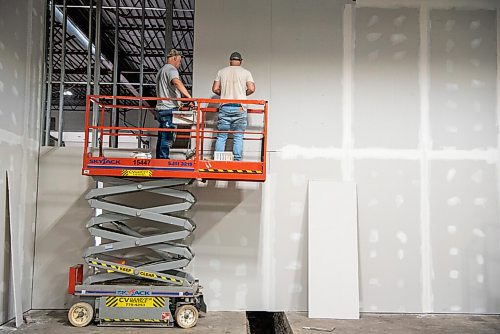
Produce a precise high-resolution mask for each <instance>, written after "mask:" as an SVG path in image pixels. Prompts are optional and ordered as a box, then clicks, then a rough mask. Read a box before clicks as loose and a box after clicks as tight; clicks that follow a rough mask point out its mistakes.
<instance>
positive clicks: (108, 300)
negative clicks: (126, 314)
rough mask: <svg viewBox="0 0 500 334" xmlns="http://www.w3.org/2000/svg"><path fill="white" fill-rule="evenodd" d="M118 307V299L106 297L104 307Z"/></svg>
mask: <svg viewBox="0 0 500 334" xmlns="http://www.w3.org/2000/svg"><path fill="white" fill-rule="evenodd" d="M116 305H118V297H106V307H116Z"/></svg>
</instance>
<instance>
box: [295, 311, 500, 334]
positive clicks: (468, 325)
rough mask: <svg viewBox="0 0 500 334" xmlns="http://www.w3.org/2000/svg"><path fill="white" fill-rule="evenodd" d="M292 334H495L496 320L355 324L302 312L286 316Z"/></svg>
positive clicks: (407, 318) (406, 318) (395, 319)
mask: <svg viewBox="0 0 500 334" xmlns="http://www.w3.org/2000/svg"><path fill="white" fill-rule="evenodd" d="M286 316H287V318H288V323H289V324H290V327H291V328H292V330H293V333H294V334H299V333H300V334H321V333H326V332H322V331H317V330H308V329H304V328H303V327H317V328H324V329H331V328H332V327H334V328H335V330H334V331H333V333H334V334H354V333H356V334H359V333H363V334H382V333H384V334H413V333H419V334H421V333H425V334H499V333H500V316H483V315H411V314H405V315H402V314H371V313H370V314H367V313H364V314H362V315H361V319H359V320H327V319H309V318H307V313H306V312H287V313H286Z"/></svg>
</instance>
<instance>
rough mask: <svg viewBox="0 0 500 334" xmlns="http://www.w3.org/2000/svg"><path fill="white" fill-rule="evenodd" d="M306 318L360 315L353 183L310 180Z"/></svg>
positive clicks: (355, 209) (353, 316)
mask: <svg viewBox="0 0 500 334" xmlns="http://www.w3.org/2000/svg"><path fill="white" fill-rule="evenodd" d="M308 210H309V222H308V245H309V246H308V251H309V253H308V263H309V270H308V273H309V274H308V311H309V318H333V319H359V277H358V208H357V195H356V184H355V183H353V182H334V181H331V180H311V181H309V205H308Z"/></svg>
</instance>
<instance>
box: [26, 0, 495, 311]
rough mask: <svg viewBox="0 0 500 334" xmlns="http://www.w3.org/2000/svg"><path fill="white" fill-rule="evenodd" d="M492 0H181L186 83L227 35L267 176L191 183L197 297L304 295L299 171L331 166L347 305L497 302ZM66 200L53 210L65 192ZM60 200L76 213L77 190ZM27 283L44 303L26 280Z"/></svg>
mask: <svg viewBox="0 0 500 334" xmlns="http://www.w3.org/2000/svg"><path fill="white" fill-rule="evenodd" d="M346 3H347V4H348V5H349V6H347V7H346V6H345V4H346ZM474 5H475V6H476V7H475V8H473V7H472V6H474ZM497 5H500V4H498V2H494V1H477V2H474V3H473V4H471V2H470V1H451V0H448V1H419V0H412V1H405V2H401V1H391V0H365V1H363V0H358V1H357V2H356V4H353V3H352V2H350V1H326V0H325V1H315V2H314V4H311V2H310V1H306V0H300V1H299V0H294V1H268V0H257V1H252V2H248V1H242V0H217V1H210V2H208V1H199V2H197V3H196V19H195V22H196V23H195V24H196V27H195V34H196V36H195V63H194V95H195V96H199V97H207V96H211V95H212V94H211V92H210V88H211V85H212V81H213V79H214V76H215V73H216V71H217V70H218V69H219V68H220V67H223V66H225V65H226V64H227V58H228V56H229V54H230V53H231V52H232V51H234V50H238V51H240V52H241V53H242V55H243V57H244V63H243V65H244V66H245V67H247V68H248V69H249V70H251V71H252V73H253V76H254V79H255V80H256V85H257V91H256V93H255V94H254V95H253V96H252V97H255V98H256V99H268V100H269V101H270V120H269V152H268V153H269V154H268V179H267V181H266V182H265V183H263V184H251V183H242V182H237V183H233V182H208V183H206V184H203V183H199V184H196V185H195V186H194V187H193V188H192V190H193V192H194V194H195V195H196V197H197V198H198V202H197V203H196V205H195V207H194V208H193V212H192V214H193V218H194V220H195V221H196V222H197V226H198V228H197V230H196V231H195V235H194V237H193V239H192V247H193V250H194V251H195V252H196V257H195V260H194V261H193V263H192V265H191V266H190V269H191V270H192V271H193V272H194V273H195V275H196V276H197V277H198V278H199V279H200V282H201V283H202V285H204V287H205V295H206V301H207V304H208V307H209V309H211V310H243V309H247V310H291V311H293V310H302V311H304V310H307V265H308V264H307V196H308V194H307V183H308V181H309V180H310V179H331V180H334V181H354V182H355V183H356V184H357V186H358V210H359V212H358V218H359V226H358V227H359V258H360V262H359V264H360V267H359V274H360V308H361V311H367V312H466V313H467V312H471V313H472V312H484V313H498V312H500V305H499V304H498V291H497V290H498V289H496V287H495V283H494V282H497V281H499V279H500V277H499V268H500V265H499V263H498V257H497V256H496V255H495V254H498V252H499V247H500V234H499V233H498V229H499V226H500V218H499V212H498V203H499V199H498V197H499V184H500V183H499V165H498V160H499V157H498V154H499V153H498V133H497V132H496V131H497V130H495V127H496V126H497V125H498V111H497V110H498V106H497V105H498V104H497V102H495V101H499V97H498V94H497V93H496V92H497V91H498V89H497V88H496V87H498V77H499V76H498V70H497V67H498V66H497V64H498V61H497V59H498V52H497V51H496V50H498V47H499V45H498V43H497V40H498V37H494V36H499V35H500V33H499V31H498V24H497V22H498V15H499V14H498V9H497V7H495V6H497ZM449 20H453V21H455V24H454V26H453V29H451V30H450V31H447V30H446V29H447V28H446V23H447V22H448V21H449ZM477 21H480V22H479V25H478V23H477ZM447 34H448V35H447ZM478 38H480V39H481V41H480V42H478V41H477V39H478ZM449 39H452V40H454V44H453V45H452V49H451V50H450V52H448V51H447V49H446V47H447V46H446V45H447V41H448V40H449ZM474 40H476V42H474V43H472V42H473V41H474ZM350 41H352V43H350ZM471 43H472V44H471ZM449 44H450V43H448V45H449ZM344 46H345V47H344ZM473 46H476V47H475V48H473ZM483 47H484V48H485V49H484V50H483V49H482V48H483ZM473 50H474V51H473ZM479 50H481V51H479ZM474 52H476V53H474ZM491 53H493V55H492V54H491ZM461 54H463V55H461ZM344 57H345V58H344ZM448 58H450V59H452V60H454V63H453V65H454V67H453V73H451V74H450V73H448V72H446V70H447V68H446V63H447V59H448ZM472 59H476V60H477V61H479V62H480V66H479V70H476V69H477V67H476V65H475V64H477V61H474V63H472V62H471V60H472ZM442 64H444V67H443V66H442ZM473 80H479V82H476V81H473ZM453 82H454V83H453ZM448 83H451V85H448ZM477 84H479V85H481V87H482V88H484V89H481V90H479V91H478V90H477V89H475V87H473V86H472V85H477ZM483 84H484V85H483ZM457 85H458V86H457ZM457 87H458V89H459V90H458V91H457V90H456V89H457ZM448 100H453V101H454V102H453V103H455V104H453V103H448ZM470 101H479V102H481V110H480V112H477V111H475V110H474V109H473V110H470V108H471V107H472V108H474V104H471V103H470ZM447 105H448V106H452V107H453V106H454V105H456V106H457V108H456V109H455V111H450V110H448V109H447ZM476 105H477V104H476ZM247 149H251V147H250V146H249V147H247ZM58 154H59V153H58ZM60 154H61V155H62V156H64V157H65V158H64V159H67V160H71V161H72V162H71V163H68V164H67V165H66V166H65V165H60V166H59V168H72V169H73V173H75V175H74V176H71V177H78V178H80V176H79V175H77V174H79V172H80V168H79V164H80V157H79V156H78V154H76V153H75V154H73V153H69V151H61V153H60ZM75 168H76V169H77V170H76V171H75V170H74V169H75ZM56 175H57V177H58V178H59V176H58V174H57V173H55V174H52V176H51V178H55V177H56ZM61 175H65V173H61ZM76 175H77V176H76ZM67 177H70V175H69V174H68V176H67ZM47 184H49V183H47ZM84 188H85V186H84V185H83V184H82V187H81V188H80V191H81V193H80V194H78V193H74V194H72V196H73V197H72V198H73V199H74V200H76V199H78V198H81V196H83V193H84V192H85V189H84ZM70 202H71V201H69V202H67V203H66V204H64V207H61V210H62V211H61V212H66V213H67V212H71V210H73V209H75V208H73V207H72V204H71V203H70ZM42 204H43V205H45V206H46V207H45V208H43V210H50V205H49V203H42V202H40V205H42ZM75 205H76V208H78V210H80V209H81V210H83V211H81V218H82V220H83V218H84V216H85V214H83V212H84V211H85V209H84V207H83V203H80V202H79V201H77V204H75ZM39 210H42V208H39ZM79 212H80V211H79ZM91 213H92V212H91V211H90V209H89V210H88V211H87V214H91ZM69 216H72V215H69ZM63 217H64V215H63ZM67 217H68V216H67ZM54 219H56V220H60V216H58V217H48V218H47V220H45V221H41V220H40V221H38V223H39V224H42V225H43V226H46V227H41V228H44V229H45V228H47V227H48V226H54V222H55V220H54ZM65 221H67V224H74V225H72V227H71V228H81V227H82V226H83V225H84V224H85V221H76V220H75V219H66V220H65ZM61 222H62V221H60V224H59V225H60V227H56V229H57V228H62V226H63V224H62V223H61ZM64 224H66V223H64ZM56 225H58V224H56ZM68 228H70V227H68ZM47 231H50V228H49V229H47ZM61 233H63V232H62V231H61V232H60V233H59V232H58V233H55V234H53V238H60V237H61ZM75 233H76V232H75ZM75 235H76V236H77V238H80V239H79V242H82V249H81V251H79V252H78V254H77V255H75V256H76V257H75V258H71V259H70V258H69V257H68V261H67V263H63V264H61V265H60V266H57V265H56V264H54V271H55V272H56V273H57V275H58V277H60V278H59V279H60V280H61V282H62V280H63V278H62V277H63V276H64V275H65V274H66V270H67V266H68V265H70V264H71V263H70V262H72V261H74V260H78V259H79V256H81V254H82V253H83V250H84V248H83V241H84V240H82V239H81V238H83V234H80V232H78V233H76V234H75ZM65 237H67V238H74V237H71V236H68V235H67V234H65ZM38 239H39V238H38V235H37V249H38V247H39V245H38V242H39V240H38ZM51 240H53V239H51V238H49V237H47V238H46V239H45V240H43V243H45V244H46V245H49V244H50V242H51ZM68 240H70V239H68ZM71 240H73V239H71ZM87 242H88V241H87ZM40 247H41V248H40V249H45V252H40V254H39V256H40V257H41V258H40V261H41V263H48V262H50V257H51V256H53V255H52V251H53V250H51V248H50V247H48V246H43V245H41V244H40ZM75 251H76V250H75ZM339 251H342V250H341V249H340V250H339ZM37 256H38V255H37ZM72 256H73V255H72ZM37 262H38V261H37ZM332 265H335V264H332ZM42 283H43V284H40V285H39V286H38V289H37V290H36V291H35V294H37V293H40V292H38V291H42V290H43V291H45V292H49V291H50V294H54V295H56V294H57V295H58V296H59V297H58V298H59V299H57V300H56V299H54V300H53V301H52V302H51V304H50V307H51V308H62V307H65V305H67V304H65V302H66V303H67V300H66V299H65V298H66V297H64V296H62V295H61V287H60V286H54V285H52V284H50V281H48V280H45V281H44V282H42ZM44 289H45V290H44ZM395 292H397V293H395ZM389 296H390V297H389ZM34 299H35V300H38V301H39V303H37V307H40V308H42V307H44V305H45V304H44V300H43V298H42V295H41V294H40V296H39V297H36V298H35V297H34Z"/></svg>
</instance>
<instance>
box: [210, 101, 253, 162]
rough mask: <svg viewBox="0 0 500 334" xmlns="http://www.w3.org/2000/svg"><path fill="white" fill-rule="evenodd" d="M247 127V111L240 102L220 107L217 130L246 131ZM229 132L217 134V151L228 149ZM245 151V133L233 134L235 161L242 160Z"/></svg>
mask: <svg viewBox="0 0 500 334" xmlns="http://www.w3.org/2000/svg"><path fill="white" fill-rule="evenodd" d="M246 127H247V112H246V111H245V110H243V109H242V108H241V105H240V104H234V103H230V104H225V105H223V106H222V107H220V109H219V121H218V122H217V130H219V131H245V129H246ZM227 137H228V133H225V132H221V133H218V134H217V141H216V142H215V151H216V152H223V151H225V149H226V140H227ZM242 153H243V133H234V134H233V155H234V160H235V161H240V160H241V156H242Z"/></svg>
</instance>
